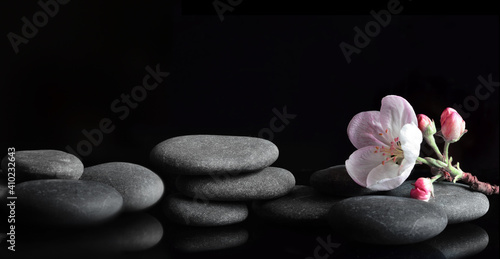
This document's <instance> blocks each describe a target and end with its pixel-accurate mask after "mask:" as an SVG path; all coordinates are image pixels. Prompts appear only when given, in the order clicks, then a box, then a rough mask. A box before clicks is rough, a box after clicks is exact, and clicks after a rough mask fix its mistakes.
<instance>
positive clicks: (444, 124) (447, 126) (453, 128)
mask: <svg viewBox="0 0 500 259" xmlns="http://www.w3.org/2000/svg"><path fill="white" fill-rule="evenodd" d="M465 132H467V130H466V129H465V121H464V119H462V116H460V114H458V112H457V111H456V110H455V109H453V108H449V107H448V108H446V109H445V110H444V111H443V113H441V135H442V136H443V138H444V140H445V141H446V142H450V143H453V142H457V141H458V140H459V139H460V137H462V135H463V134H465Z"/></svg>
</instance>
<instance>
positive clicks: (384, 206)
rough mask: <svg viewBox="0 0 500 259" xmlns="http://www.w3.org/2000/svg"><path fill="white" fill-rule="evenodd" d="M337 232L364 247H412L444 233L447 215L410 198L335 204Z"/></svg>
mask: <svg viewBox="0 0 500 259" xmlns="http://www.w3.org/2000/svg"><path fill="white" fill-rule="evenodd" d="M328 219H329V223H330V226H331V227H332V229H333V230H334V231H337V232H338V233H341V234H344V235H346V236H347V237H349V238H351V239H353V240H356V241H359V242H364V243H372V244H386V245H398V244H412V243H417V242H421V241H424V240H427V239H430V238H432V237H435V236H437V235H438V234H439V233H441V232H442V231H443V230H444V228H445V227H446V225H447V223H448V219H447V217H446V213H445V212H444V211H443V210H442V209H441V208H440V207H439V206H436V205H433V204H430V203H427V202H422V201H419V200H415V199H410V198H402V197H393V196H382V195H377V196H375V195H373V196H372V195H368V196H358V197H352V198H347V199H345V200H342V201H339V202H337V203H336V204H334V205H333V206H332V208H331V210H330V212H329V215H328Z"/></svg>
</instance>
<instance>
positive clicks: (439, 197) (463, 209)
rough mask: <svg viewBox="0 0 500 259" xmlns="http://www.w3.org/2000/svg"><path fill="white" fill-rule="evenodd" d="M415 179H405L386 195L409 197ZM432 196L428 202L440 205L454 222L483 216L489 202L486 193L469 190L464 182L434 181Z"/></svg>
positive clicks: (449, 220)
mask: <svg viewBox="0 0 500 259" xmlns="http://www.w3.org/2000/svg"><path fill="white" fill-rule="evenodd" d="M414 182H415V180H409V181H405V182H404V183H403V184H402V185H400V186H399V187H398V188H396V189H394V190H391V191H388V192H386V194H387V195H391V196H399V197H408V198H409V197H410V190H411V189H413V185H411V184H412V183H414ZM433 186H434V198H432V197H431V199H430V200H429V203H432V204H435V205H438V206H440V207H441V208H442V209H443V210H444V211H445V212H446V215H447V216H448V223H449V224H455V223H461V222H467V221H471V220H475V219H477V218H480V217H482V216H484V215H485V214H486V213H487V212H488V210H489V208H490V202H489V201H488V197H486V195H484V194H482V193H480V192H476V191H473V190H471V189H470V188H469V187H468V186H467V185H465V184H459V183H449V182H440V183H436V182H435V183H434V184H433Z"/></svg>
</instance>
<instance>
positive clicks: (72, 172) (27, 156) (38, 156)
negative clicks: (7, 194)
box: [2, 150, 83, 183]
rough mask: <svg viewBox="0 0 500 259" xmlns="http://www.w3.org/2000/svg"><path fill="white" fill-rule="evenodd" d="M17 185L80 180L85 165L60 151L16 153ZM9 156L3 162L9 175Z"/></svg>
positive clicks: (3, 166)
mask: <svg viewBox="0 0 500 259" xmlns="http://www.w3.org/2000/svg"><path fill="white" fill-rule="evenodd" d="M15 159H16V160H15V163H16V167H15V169H16V183H21V182H24V181H29V180H39V179H74V180H78V179H80V176H81V175H82V173H83V163H82V161H80V159H78V157H76V156H74V155H72V154H70V153H66V152H63V151H59V150H23V151H16V155H15ZM8 163H9V160H8V156H5V157H4V158H3V160H2V170H3V172H5V173H7V168H8Z"/></svg>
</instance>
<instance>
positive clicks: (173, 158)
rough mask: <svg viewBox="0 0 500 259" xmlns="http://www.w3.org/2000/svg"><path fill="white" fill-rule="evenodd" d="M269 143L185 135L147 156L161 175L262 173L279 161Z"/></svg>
mask: <svg viewBox="0 0 500 259" xmlns="http://www.w3.org/2000/svg"><path fill="white" fill-rule="evenodd" d="M278 155H279V152H278V148H277V147H276V145H274V144H273V143H272V142H270V141H268V140H265V139H260V138H254V137H241V136H219V135H188V136H180V137H174V138H170V139H167V140H165V141H163V142H161V143H159V144H158V145H156V146H155V147H154V148H153V150H152V151H151V154H150V160H151V163H152V164H153V165H154V167H155V168H158V170H159V171H161V172H162V173H163V172H164V173H175V174H181V175H224V174H226V175H227V174H232V175H235V174H239V173H244V172H252V171H257V170H261V169H263V168H265V167H268V166H270V165H271V164H272V163H274V161H276V159H278Z"/></svg>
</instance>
